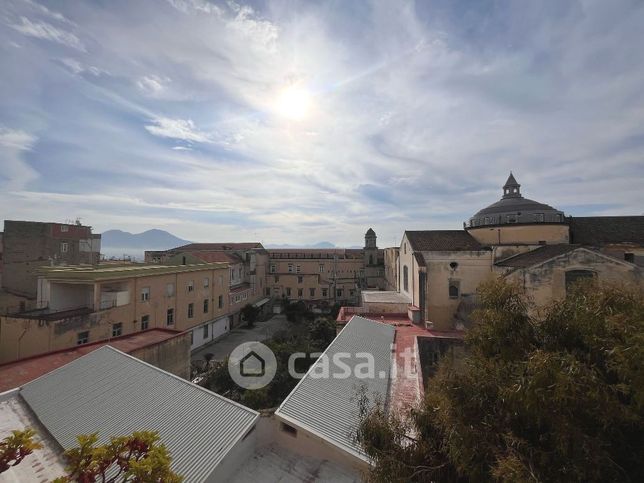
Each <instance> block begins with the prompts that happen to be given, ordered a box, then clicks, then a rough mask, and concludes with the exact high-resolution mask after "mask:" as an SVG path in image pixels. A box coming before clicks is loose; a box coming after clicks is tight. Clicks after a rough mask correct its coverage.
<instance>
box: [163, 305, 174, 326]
mask: <svg viewBox="0 0 644 483" xmlns="http://www.w3.org/2000/svg"><path fill="white" fill-rule="evenodd" d="M165 323H166V325H173V324H174V309H168V312H167V313H166V316H165Z"/></svg>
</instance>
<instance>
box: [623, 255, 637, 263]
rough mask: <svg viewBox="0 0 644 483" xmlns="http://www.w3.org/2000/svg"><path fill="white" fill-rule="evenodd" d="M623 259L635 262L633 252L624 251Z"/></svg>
mask: <svg viewBox="0 0 644 483" xmlns="http://www.w3.org/2000/svg"><path fill="white" fill-rule="evenodd" d="M624 261H626V262H630V263H635V254H634V253H624Z"/></svg>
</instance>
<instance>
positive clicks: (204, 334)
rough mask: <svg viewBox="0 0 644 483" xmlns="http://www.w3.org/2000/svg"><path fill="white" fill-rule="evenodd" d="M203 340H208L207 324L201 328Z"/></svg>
mask: <svg viewBox="0 0 644 483" xmlns="http://www.w3.org/2000/svg"><path fill="white" fill-rule="evenodd" d="M203 338H204V339H207V338H208V324H206V325H204V326H203Z"/></svg>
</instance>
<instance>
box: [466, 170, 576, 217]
mask: <svg viewBox="0 0 644 483" xmlns="http://www.w3.org/2000/svg"><path fill="white" fill-rule="evenodd" d="M563 221H564V214H563V212H562V211H559V210H557V209H556V208H553V207H552V206H550V205H546V204H545V203H539V202H538V201H533V200H529V199H527V198H524V197H523V196H522V195H521V185H520V184H519V183H517V180H516V179H515V178H514V176H513V175H512V173H510V176H509V177H508V180H507V181H506V182H505V185H503V197H502V198H501V199H500V200H499V201H497V202H496V203H492V204H491V205H490V206H487V207H486V208H483V209H482V210H480V211H478V212H477V213H476V214H475V215H474V216H472V218H470V223H469V226H470V228H474V227H479V226H488V225H505V224H512V223H562V222H563Z"/></svg>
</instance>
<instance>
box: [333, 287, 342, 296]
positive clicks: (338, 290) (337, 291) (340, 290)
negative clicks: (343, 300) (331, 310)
mask: <svg viewBox="0 0 644 483" xmlns="http://www.w3.org/2000/svg"><path fill="white" fill-rule="evenodd" d="M335 293H336V294H337V296H338V297H342V289H341V288H339V289H337V290H336V291H335Z"/></svg>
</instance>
